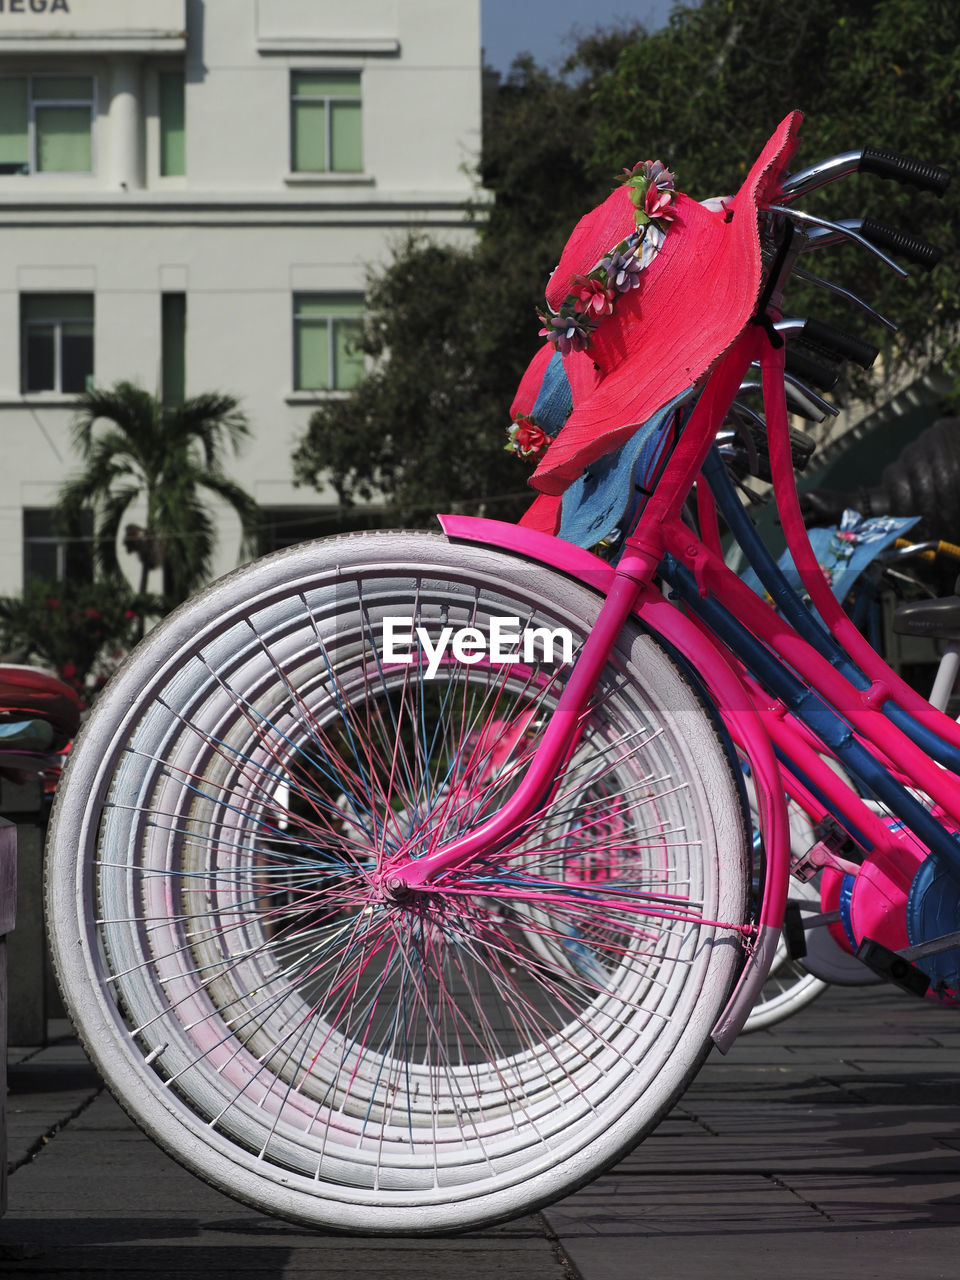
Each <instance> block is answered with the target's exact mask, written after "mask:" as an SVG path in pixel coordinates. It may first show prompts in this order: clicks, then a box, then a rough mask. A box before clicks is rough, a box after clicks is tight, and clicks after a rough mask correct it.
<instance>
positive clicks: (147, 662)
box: [47, 533, 748, 1233]
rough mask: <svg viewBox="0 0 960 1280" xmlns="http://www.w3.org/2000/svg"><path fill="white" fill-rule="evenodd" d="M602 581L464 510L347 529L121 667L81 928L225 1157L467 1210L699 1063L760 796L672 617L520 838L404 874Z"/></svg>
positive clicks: (220, 1173) (263, 1202)
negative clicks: (513, 622) (454, 539)
mask: <svg viewBox="0 0 960 1280" xmlns="http://www.w3.org/2000/svg"><path fill="white" fill-rule="evenodd" d="M600 603H601V602H600V600H599V598H598V597H597V596H595V595H594V594H593V593H592V592H590V591H589V590H587V589H586V588H584V587H582V586H580V585H579V584H576V583H572V582H570V581H568V580H566V579H564V578H562V577H561V576H560V575H556V574H553V573H551V572H550V571H548V570H546V569H544V568H542V567H540V566H536V567H533V566H530V565H529V564H527V563H525V562H524V561H521V560H518V559H515V558H513V557H510V556H507V555H504V554H501V553H497V552H492V551H487V550H485V549H482V548H476V547H462V546H456V545H451V544H450V543H448V542H447V541H446V540H445V539H444V538H442V537H440V536H435V535H429V534H422V535H419V534H410V533H401V534H366V535H359V536H352V537H348V538H342V539H333V540H330V541H327V542H322V543H317V544H310V545H306V546H303V547H298V548H295V549H292V550H290V551H288V552H283V553H280V554H278V555H276V556H272V557H268V558H267V559H265V560H262V561H260V562H258V563H256V564H254V565H252V566H249V567H247V568H245V569H244V570H242V571H238V572H237V573H235V574H232V575H230V576H229V577H227V578H225V579H223V580H221V581H220V582H219V583H216V584H214V585H213V586H212V587H211V588H209V589H208V590H207V591H206V592H205V593H203V594H202V595H201V596H199V597H197V598H196V599H195V600H194V601H192V602H190V603H188V604H187V605H186V606H184V607H183V608H182V609H180V610H178V611H177V612H176V613H175V614H173V615H171V617H170V618H168V619H167V620H165V622H164V623H163V624H162V625H161V626H160V627H158V628H157V630H156V631H155V632H154V633H152V634H151V635H150V636H149V637H148V638H147V640H146V641H145V643H144V644H143V645H141V646H140V647H139V648H138V649H137V651H136V652H135V653H134V654H133V655H132V656H131V658H130V659H129V661H128V662H127V663H126V664H125V666H124V667H123V668H122V669H121V671H120V672H119V673H118V674H117V676H116V677H115V678H114V680H113V681H112V682H111V684H110V686H109V687H108V689H107V690H106V691H105V692H104V694H103V696H102V698H101V700H100V702H99V703H98V705H97V707H96V709H95V711H94V714H93V715H92V717H91V719H90V721H89V723H88V725H87V726H86V727H85V730H84V732H83V734H82V735H81V738H80V740H79V742H78V743H77V745H76V747H75V749H74V751H73V752H72V753H71V761H70V765H69V768H68V769H67V771H66V773H65V775H64V778H63V780H62V782H61V785H60V788H59V789H58V798H57V804H56V809H55V813H54V816H53V821H52V825H51V834H50V840H49V844H48V866H47V893H48V911H49V919H50V922H51V934H52V945H53V950H54V957H55V963H56V967H57V970H58V974H59V977H60V980H61V984H62V987H63V992H64V998H65V1000H66V1003H67V1006H68V1008H69V1010H70V1013H71V1015H72V1017H73V1018H74V1020H75V1022H76V1024H77V1026H78V1029H79V1031H80V1034H81V1036H82V1038H83V1040H84V1042H85V1044H86V1046H87V1048H88V1049H89V1051H90V1053H91V1055H92V1057H93V1058H94V1060H95V1062H96V1063H97V1065H98V1067H99V1068H100V1070H101V1071H102V1073H103V1075H104V1077H105V1078H106V1080H107V1082H108V1083H109V1085H110V1087H111V1088H112V1090H113V1091H114V1093H115V1094H116V1095H117V1097H118V1098H119V1099H120V1101H121V1102H122V1104H123V1105H124V1106H125V1107H126V1108H127V1110H128V1111H129V1112H130V1113H131V1114H132V1115H133V1117H134V1118H135V1119H136V1120H137V1121H138V1122H139V1123H140V1124H141V1125H142V1126H143V1128H144V1129H145V1130H146V1131H147V1132H149V1133H150V1134H151V1135H152V1136H154V1137H155V1138H156V1140H157V1141H158V1142H160V1143H161V1144H162V1145H163V1146H164V1147H165V1148H166V1149H167V1150H168V1151H169V1152H170V1153H171V1154H172V1155H174V1156H175V1157H176V1158H177V1159H179V1160H180V1161H181V1162H182V1163H183V1164H185V1165H186V1166H187V1167H188V1168H190V1169H192V1170H193V1171H194V1172H195V1173H197V1174H198V1175H199V1176H201V1177H203V1178H205V1179H206V1180H208V1181H209V1182H211V1183H212V1184H213V1185H215V1186H217V1187H219V1188H221V1189H222V1190H223V1191H225V1192H227V1193H228V1194H230V1195H233V1196H235V1197H236V1198H238V1199H241V1200H243V1201H246V1202H248V1203H250V1204H252V1205H254V1206H256V1207H258V1208H260V1209H263V1210H264V1211H267V1212H271V1213H274V1214H277V1215H279V1216H282V1217H286V1218H288V1219H290V1220H293V1221H298V1222H302V1223H307V1224H310V1225H314V1226H327V1227H332V1228H336V1229H340V1230H351V1231H361V1232H371V1233H376V1232H380V1233H383V1232H391V1233H395V1232H417V1233H421V1232H425V1231H426V1232H430V1231H433V1232H438V1231H450V1230H461V1229H464V1228H466V1227H469V1226H472V1225H476V1224H480V1223H489V1222H494V1221H498V1220H503V1219H506V1218H509V1217H513V1216H516V1215H518V1214H521V1213H525V1212H530V1211H531V1210H532V1209H533V1208H535V1207H537V1206H538V1205H541V1204H543V1203H546V1202H548V1201H550V1200H553V1199H555V1198H557V1197H559V1196H561V1195H562V1194H564V1193H566V1192H567V1191H569V1190H570V1189H572V1188H573V1187H575V1186H578V1185H581V1184H582V1183H583V1182H585V1181H587V1180H589V1179H590V1178H591V1177H593V1176H594V1175H595V1174H596V1173H598V1172H599V1171H601V1170H602V1169H603V1168H605V1167H607V1166H608V1165H609V1164H611V1163H612V1162H613V1161H615V1160H616V1159H617V1158H619V1157H620V1156H621V1155H622V1154H623V1153H624V1151H626V1150H627V1149H629V1148H630V1147H631V1146H632V1145H634V1144H635V1143H636V1142H637V1140H638V1139H639V1138H641V1137H642V1136H643V1135H644V1134H645V1133H646V1132H647V1131H649V1130H650V1129H651V1128H652V1127H653V1126H654V1125H655V1124H656V1123H657V1121H658V1120H659V1119H660V1118H661V1117H662V1115H663V1114H664V1112H665V1111H666V1110H667V1109H668V1108H669V1106H670V1105H672V1103H673V1101H674V1100H675V1098H676V1097H677V1096H678V1094H679V1093H680V1092H681V1090H682V1089H683V1088H684V1087H685V1085H686V1083H687V1082H688V1080H689V1078H690V1077H691V1076H692V1074H693V1073H694V1072H695V1071H696V1069H697V1068H698V1066H699V1064H700V1063H701V1061H702V1059H703V1057H704V1056H705V1054H706V1052H707V1050H708V1048H709V1043H710V1041H709V1033H710V1030H711V1028H712V1025H713V1023H714V1021H715V1019H716V1016H717V1014H718V1012H719V1010H720V1009H721V1008H722V1006H723V1003H724V1002H725V1000H726V998H727V996H728V993H729V991H730V988H731V985H732V983H733V981H734V979H735V977H736V974H737V972H738V971H739V968H740V965H741V962H742V947H741V940H742V932H743V929H744V927H745V926H744V921H745V918H746V914H747V911H748V905H747V898H748V886H747V879H748V871H747V867H748V856H747V847H746V834H745V831H746V824H745V823H744V821H743V816H742V813H741V808H740V805H739V802H738V793H737V789H736V785H735V782H734V780H733V777H732V774H731V769H730V766H729V762H728V757H727V755H726V753H725V751H724V749H723V746H722V745H721V744H720V742H719V741H718V739H717V736H716V732H715V730H714V728H713V726H712V722H711V721H710V720H709V719H708V718H707V716H706V715H705V714H704V713H703V711H702V708H701V706H700V704H699V702H698V701H697V698H696V696H695V695H694V694H693V692H692V690H691V689H690V687H689V685H687V684H686V683H685V681H684V680H683V679H682V677H681V676H680V675H679V674H678V672H677V670H676V668H675V667H674V665H673V664H672V662H671V661H670V659H669V658H668V657H667V656H666V655H665V654H664V653H663V651H662V650H661V649H660V648H659V647H658V646H657V645H656V644H655V643H654V642H653V640H652V639H651V638H650V637H649V636H646V635H644V634H642V633H641V632H640V631H639V630H637V629H633V628H631V629H629V630H628V631H627V632H626V633H625V634H624V635H623V637H622V639H621V641H620V643H619V644H618V647H617V649H616V651H615V652H614V654H613V655H612V657H611V660H610V663H609V665H608V667H607V669H606V671H605V673H604V676H603V679H602V681H601V684H600V687H599V689H598V691H597V694H596V696H595V698H594V700H593V703H592V706H591V709H590V710H589V712H588V714H587V715H586V716H585V717H584V719H583V722H582V724H583V728H582V734H581V737H580V740H579V743H578V746H577V748H576V751H575V752H574V753H573V755H572V757H571V759H570V761H569V763H568V765H567V766H566V767H565V769H564V770H563V771H562V772H561V774H560V776H559V777H558V779H557V782H556V786H555V788H554V790H553V791H552V792H551V794H550V795H549V796H547V797H545V798H544V800H543V803H542V806H541V809H540V811H539V812H538V814H537V815H536V817H535V819H534V820H532V821H531V822H530V823H528V824H527V826H526V827H525V828H524V830H523V831H522V832H520V833H518V835H517V837H516V838H515V839H514V840H513V841H512V842H511V843H510V844H509V845H508V846H506V847H503V848H498V849H491V851H490V852H489V854H488V855H486V856H485V857H484V858H483V859H482V860H481V861H477V862H475V863H473V864H471V866H470V867H469V868H466V869H464V870H462V871H459V872H451V873H448V874H447V875H445V876H444V877H443V878H442V879H441V880H440V881H439V882H438V883H437V884H436V885H434V886H432V887H431V888H430V889H428V890H426V891H423V892H417V893H408V894H406V895H400V894H391V893H389V892H387V891H386V890H385V889H384V888H383V887H382V884H383V882H382V880H381V879H380V876H379V873H380V872H381V871H382V869H383V868H384V867H385V866H387V865H388V864H389V863H390V861H391V860H394V859H401V858H404V857H410V856H417V855H418V854H420V853H422V852H424V851H425V850H426V849H428V848H429V847H431V846H432V845H434V844H436V843H441V842H444V841H446V840H448V839H449V838H451V837H452V836H454V835H456V834H459V833H461V832H464V831H467V830H469V829H470V828H471V827H472V826H474V825H476V824H477V823H478V822H479V821H481V820H483V819H484V818H486V817H488V816H489V815H490V814H491V813H493V812H495V811H496V810H497V808H498V807H499V806H500V805H501V804H502V802H503V800H504V798H505V797H506V796H507V795H509V794H510V793H511V791H512V789H513V788H514V787H515V786H516V782H517V779H518V777H519V776H520V775H521V774H522V772H523V768H524V765H525V763H526V761H527V760H529V759H530V757H531V755H532V753H533V752H534V751H535V750H536V747H537V743H538V741H539V738H540V735H541V734H542V732H543V729H544V726H545V725H546V723H548V722H549V719H550V716H551V713H552V710H553V708H554V706H555V705H556V701H557V698H558V697H559V693H560V690H561V689H562V687H563V685H564V683H565V681H566V678H567V675H568V672H569V670H570V667H571V661H572V660H575V657H576V652H577V651H578V649H579V646H580V645H581V644H582V642H583V640H584V639H585V637H586V636H587V635H588V634H589V632H590V629H591V627H592V625H593V623H594V621H595V618H596V615H597V612H598V609H599V607H600ZM387 619H406V620H412V621H413V622H414V623H415V624H416V625H417V626H419V627H421V628H422V632H423V639H422V641H421V642H418V641H416V640H415V641H414V642H413V645H412V648H411V649H410V650H409V652H408V651H407V650H406V649H404V648H403V646H400V647H399V648H398V646H397V644H396V643H395V640H396V634H397V631H396V626H397V624H396V623H386V622H385V620H387ZM494 619H518V620H519V627H520V630H522V632H523V644H522V651H521V652H520V653H518V654H517V660H516V661H512V660H509V659H508V658H507V657H505V656H504V654H503V653H502V652H501V653H499V654H497V653H496V652H495V651H496V648H497V644H498V643H502V635H501V641H497V639H496V636H495V634H494V635H493V636H492V635H491V632H494V633H495V632H496V628H497V626H498V625H499V624H498V623H496V622H492V620H494ZM385 626H386V627H387V628H388V629H392V634H393V635H394V642H393V643H392V644H391V646H390V647H388V646H386V645H385V644H384V640H383V637H384V629H385ZM443 627H450V628H452V629H453V631H454V632H457V631H459V630H460V629H462V628H470V629H471V631H470V633H469V635H470V636H472V638H473V641H472V643H473V647H472V648H470V647H469V645H468V647H467V649H466V650H464V651H463V655H464V660H463V661H460V660H456V659H450V658H444V657H443V656H442V655H441V656H440V657H437V656H436V655H437V649H436V646H437V642H438V639H439V637H440V635H441V629H442V628H443ZM537 628H540V629H541V630H540V631H539V633H538V632H537ZM508 629H509V628H508ZM408 630H409V628H408ZM400 631H401V632H402V631H403V628H402V627H401V628H400ZM501 632H502V628H501ZM564 632H569V635H570V638H571V645H572V649H571V652H570V653H563V652H562V651H561V650H562V646H561V647H559V648H557V650H556V651H555V652H552V653H551V652H548V650H549V649H550V646H551V644H552V639H551V635H552V633H556V637H559V639H562V635H563V633H564ZM447 634H450V633H447ZM518 634H519V632H518ZM556 637H555V638H556ZM528 638H529V647H528ZM559 639H558V644H559ZM518 643H519V642H518ZM484 646H486V647H485V650H484V652H479V650H482V649H484ZM431 654H432V655H433V656H431ZM407 657H409V659H410V661H409V662H407V661H406V660H405V659H406V658H407ZM504 744H506V747H505V746H504ZM613 818H615V819H616V820H615V821H614V820H613ZM593 830H595V831H596V832H597V833H598V834H597V858H596V866H597V867H598V868H600V870H599V871H597V873H596V874H595V875H592V876H591V875H587V876H586V877H585V876H584V873H583V870H582V865H581V864H582V855H583V846H584V831H593ZM611 832H615V833H616V834H615V835H611V834H610V833H611ZM571 833H576V839H575V840H574V841H573V843H574V845H575V847H576V856H577V858H578V859H579V860H580V861H579V863H578V866H580V870H579V872H578V878H574V879H571V878H568V877H567V876H566V874H565V870H566V855H565V852H564V850H565V849H566V848H567V847H568V846H569V844H570V841H571ZM531 902H534V903H536V904H538V905H540V906H542V905H544V904H546V906H547V908H548V910H547V911H546V913H545V920H543V921H541V922H540V923H537V920H538V917H537V915H536V914H531V911H530V910H529V904H530V903H531ZM538 930H539V933H538V934H537V941H538V943H539V944H542V941H543V939H544V937H546V938H552V937H555V935H556V934H557V933H558V932H560V933H562V936H563V945H564V947H565V949H566V953H567V954H570V948H571V947H574V948H575V950H576V954H577V955H578V956H579V957H580V958H581V962H580V963H578V964H577V966H575V967H570V966H567V967H566V968H563V967H558V966H555V965H552V964H550V963H548V962H546V961H545V960H544V958H543V956H542V954H541V951H542V945H539V946H534V945H531V931H534V933H537V931H538Z"/></svg>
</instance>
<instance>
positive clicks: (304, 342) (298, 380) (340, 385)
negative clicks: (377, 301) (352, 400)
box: [293, 293, 363, 391]
mask: <svg viewBox="0 0 960 1280" xmlns="http://www.w3.org/2000/svg"><path fill="white" fill-rule="evenodd" d="M362 329H363V298H362V297H361V296H360V295H359V294H351V293H298V294H295V295H294V300H293V330H294V371H293V386H294V390H296V391H349V390H351V389H352V388H353V387H355V386H356V385H357V383H358V382H359V381H360V379H361V378H362V377H363V352H362V351H361V350H360V336H361V332H362Z"/></svg>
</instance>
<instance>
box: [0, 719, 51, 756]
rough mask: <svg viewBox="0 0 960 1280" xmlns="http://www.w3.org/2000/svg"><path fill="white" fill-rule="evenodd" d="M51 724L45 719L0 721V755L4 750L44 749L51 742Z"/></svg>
mask: <svg viewBox="0 0 960 1280" xmlns="http://www.w3.org/2000/svg"><path fill="white" fill-rule="evenodd" d="M53 737H54V734H53V726H52V725H50V724H48V723H47V721H46V720H7V721H3V722H0V755H2V753H3V752H4V751H10V750H14V749H16V750H19V751H46V750H47V749H48V747H50V745H51V744H52V742H53Z"/></svg>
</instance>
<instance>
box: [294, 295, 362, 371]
mask: <svg viewBox="0 0 960 1280" xmlns="http://www.w3.org/2000/svg"><path fill="white" fill-rule="evenodd" d="M306 298H322V299H324V300H325V301H333V302H351V303H356V314H353V315H343V314H337V313H336V312H335V311H331V312H327V313H326V314H323V313H316V312H314V313H309V314H305V313H303V312H302V311H301V309H300V308H301V305H302V300H303V299H306ZM365 303H366V299H365V297H364V295H363V294H362V293H360V292H356V291H352V290H348V289H298V290H297V291H296V292H295V293H294V295H293V391H294V394H295V395H310V394H312V395H346V394H347V393H348V392H350V391H353V390H354V389H355V387H356V386H357V385H358V384H359V381H360V380H361V379H362V377H363V372H365V370H366V358H365V356H364V355H363V352H362V351H361V352H360V353H359V354H360V360H361V363H362V365H363V372H361V378H360V379H358V380H357V382H354V383H352V384H351V385H350V386H337V363H338V362H337V336H336V329H337V325H338V323H342V322H344V321H346V322H347V323H348V324H356V325H359V326H361V327H362V325H363V318H364V308H365ZM311 321H312V322H314V323H323V324H326V326H327V370H328V379H327V385H326V386H325V387H308V386H304V385H303V371H302V368H301V363H302V362H301V351H300V334H301V332H302V330H303V326H304V325H306V324H309V323H310V322H311Z"/></svg>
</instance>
